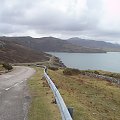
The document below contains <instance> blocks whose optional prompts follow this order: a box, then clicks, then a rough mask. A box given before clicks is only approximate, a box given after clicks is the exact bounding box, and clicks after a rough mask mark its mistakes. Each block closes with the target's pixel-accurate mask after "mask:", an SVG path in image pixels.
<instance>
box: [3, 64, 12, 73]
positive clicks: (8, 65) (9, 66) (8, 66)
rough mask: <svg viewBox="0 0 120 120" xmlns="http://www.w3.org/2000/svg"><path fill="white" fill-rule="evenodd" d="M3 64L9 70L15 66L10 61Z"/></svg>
mask: <svg viewBox="0 0 120 120" xmlns="http://www.w3.org/2000/svg"><path fill="white" fill-rule="evenodd" d="M2 65H3V67H4V68H5V69H6V70H8V71H9V70H12V69H13V67H12V66H11V65H10V64H9V63H3V64H2Z"/></svg>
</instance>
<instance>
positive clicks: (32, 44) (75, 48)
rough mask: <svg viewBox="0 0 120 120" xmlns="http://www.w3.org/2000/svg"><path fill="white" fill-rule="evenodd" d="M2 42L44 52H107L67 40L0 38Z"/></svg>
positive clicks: (52, 38)
mask: <svg viewBox="0 0 120 120" xmlns="http://www.w3.org/2000/svg"><path fill="white" fill-rule="evenodd" d="M0 39H2V40H7V41H11V42H12V41H13V42H15V43H17V44H20V45H23V46H25V47H29V48H30V49H33V50H37V51H43V52H77V53H105V52H106V51H105V50H101V49H98V48H95V49H94V48H89V47H84V46H82V45H74V44H72V43H70V42H68V41H66V40H62V39H59V38H54V37H43V38H32V37H0Z"/></svg>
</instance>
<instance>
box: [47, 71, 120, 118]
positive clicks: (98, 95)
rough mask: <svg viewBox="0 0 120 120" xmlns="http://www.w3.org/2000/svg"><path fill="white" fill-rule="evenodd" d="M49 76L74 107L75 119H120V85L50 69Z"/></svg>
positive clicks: (66, 101)
mask: <svg viewBox="0 0 120 120" xmlns="http://www.w3.org/2000/svg"><path fill="white" fill-rule="evenodd" d="M48 73H49V76H50V77H51V78H52V80H53V81H54V83H55V84H56V85H57V86H58V89H59V91H60V93H61V95H62V97H63V99H64V100H65V103H66V104H67V105H68V106H70V107H73V108H74V120H120V86H117V85H115V84H113V83H109V82H107V81H104V80H100V79H96V78H90V77H88V76H85V75H80V74H79V75H72V76H70V75H64V74H63V70H62V69H60V70H58V71H52V70H49V72H48Z"/></svg>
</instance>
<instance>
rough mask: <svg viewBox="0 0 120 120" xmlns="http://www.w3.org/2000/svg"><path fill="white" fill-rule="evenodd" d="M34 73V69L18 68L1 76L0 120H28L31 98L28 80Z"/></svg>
mask: <svg viewBox="0 0 120 120" xmlns="http://www.w3.org/2000/svg"><path fill="white" fill-rule="evenodd" d="M34 73H35V70H34V69H32V68H29V67H23V66H21V67H20V66H16V67H14V70H13V71H12V72H9V73H7V74H4V75H0V120H27V113H28V107H29V102H30V96H29V92H28V88H27V85H26V80H27V79H28V78H29V77H30V76H32V75H33V74H34Z"/></svg>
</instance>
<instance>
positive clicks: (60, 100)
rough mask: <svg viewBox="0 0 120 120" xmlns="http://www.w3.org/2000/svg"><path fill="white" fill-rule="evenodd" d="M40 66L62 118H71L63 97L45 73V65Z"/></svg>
mask: <svg viewBox="0 0 120 120" xmlns="http://www.w3.org/2000/svg"><path fill="white" fill-rule="evenodd" d="M42 67H44V77H45V78H46V80H47V82H48V84H49V86H50V88H51V89H52V92H53V94H54V97H55V99H56V102H57V105H58V107H59V110H60V113H61V116H62V120H73V119H72V117H71V115H70V113H69V111H68V108H67V107H66V105H65V103H64V100H63V98H62V97H61V95H60V92H59V91H58V89H57V88H56V86H55V84H54V83H53V82H52V80H51V79H50V77H49V76H48V75H47V67H46V66H42Z"/></svg>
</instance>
